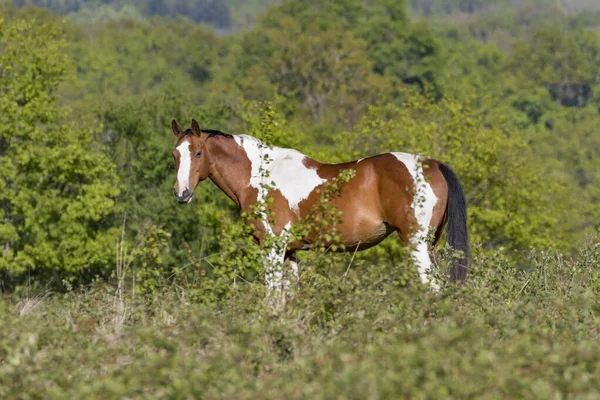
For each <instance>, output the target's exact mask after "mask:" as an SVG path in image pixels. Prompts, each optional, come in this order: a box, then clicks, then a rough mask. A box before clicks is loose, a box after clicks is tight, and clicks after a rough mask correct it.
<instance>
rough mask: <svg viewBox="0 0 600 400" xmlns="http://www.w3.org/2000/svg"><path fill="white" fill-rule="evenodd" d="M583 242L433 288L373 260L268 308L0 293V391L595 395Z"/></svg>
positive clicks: (594, 264) (177, 297)
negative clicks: (280, 309)
mask: <svg viewBox="0 0 600 400" xmlns="http://www.w3.org/2000/svg"><path fill="white" fill-rule="evenodd" d="M598 244H599V243H598V238H595V239H591V240H590V241H589V242H588V243H587V244H586V245H584V246H583V247H581V249H580V253H579V261H576V262H572V261H570V260H566V259H564V258H562V257H561V256H560V255H557V254H555V253H553V252H549V253H548V252H539V251H532V252H531V253H530V254H529V257H530V258H531V259H532V260H534V263H533V265H534V267H533V268H532V269H531V270H529V271H519V270H518V269H515V268H513V266H512V265H511V263H510V262H509V261H508V259H507V258H506V257H505V256H504V255H503V254H502V253H500V252H498V253H495V254H493V255H489V256H482V257H480V258H478V259H477V260H476V261H475V264H476V271H477V272H476V274H475V275H473V276H472V277H471V280H470V282H469V283H468V285H467V287H465V288H463V290H459V291H457V290H455V289H454V288H447V289H445V290H443V291H442V292H440V293H439V294H437V295H435V294H432V293H431V292H429V291H428V290H426V289H424V288H422V287H421V286H420V285H410V286H405V287H398V285H397V284H395V283H394V281H393V276H394V273H395V272H396V271H395V270H390V268H389V267H386V266H385V265H381V266H378V267H377V268H375V267H368V266H364V267H365V268H360V269H358V268H357V267H356V266H354V267H353V268H351V269H350V270H349V271H348V273H347V274H344V272H345V269H343V270H330V271H329V272H328V273H327V274H325V273H323V274H322V275H320V279H318V280H317V277H316V276H315V274H314V273H307V274H304V275H303V276H302V278H301V286H300V288H299V289H298V292H297V294H296V295H295V297H294V298H293V301H291V302H289V303H288V309H287V310H286V312H285V313H282V314H279V315H273V314H272V313H271V312H270V310H269V308H268V306H267V304H265V303H264V302H263V301H262V297H261V296H262V295H261V290H260V287H257V285H254V284H242V285H239V284H238V286H237V287H236V289H234V291H233V294H232V297H231V298H230V299H229V300H228V301H226V302H224V303H223V304H222V305H221V306H219V307H215V306H206V305H201V304H196V303H194V302H190V301H189V297H188V293H187V292H186V291H182V290H178V289H176V288H175V287H169V288H166V289H167V290H166V291H165V292H163V293H161V294H159V295H157V296H156V297H155V298H154V299H153V300H152V301H142V300H141V299H140V298H138V297H132V294H131V293H130V292H126V293H125V295H123V296H122V297H118V296H117V295H116V294H115V290H114V288H112V287H110V286H106V285H96V286H94V287H92V288H91V289H88V290H86V291H79V290H78V291H74V292H72V293H69V294H65V295H55V296H50V297H48V296H38V297H34V296H31V295H30V296H29V297H21V298H18V297H4V298H3V299H2V300H0V312H1V314H2V316H3V317H2V318H3V320H2V321H3V323H2V324H0V360H1V362H0V396H1V397H2V398H17V397H19V398H22V397H43V398H83V399H85V398H98V397H102V398H123V397H127V398H155V397H165V396H167V397H178V398H179V397H182V398H183V397H203V398H217V397H218V398H221V397H236V398H248V399H249V398H265V397H268V398H283V397H286V398H311V399H313V398H332V397H348V398H390V397H398V396H400V397H407V398H414V397H416V398H430V397H435V398H446V397H452V398H467V397H486V398H487V397H494V398H495V397H510V398H515V397H516V398H521V397H532V398H533V397H537V396H543V397H547V398H549V397H553V396H556V395H559V394H560V395H561V396H565V397H596V396H597V395H598V393H599V392H600V387H599V386H598V381H597V379H594V378H595V376H596V375H597V374H598V372H599V371H598V365H599V360H600V348H599V346H598V333H599V332H598V323H599V318H600V314H599V310H598V306H597V302H596V301H595V299H596V298H597V296H598V294H600V292H599V290H600V286H599V283H600V277H599V276H598V265H599V263H600V254H599V253H598V250H599V249H600V247H599V245H598ZM123 310H125V311H123ZM73 365H77V366H78V368H72V366H73Z"/></svg>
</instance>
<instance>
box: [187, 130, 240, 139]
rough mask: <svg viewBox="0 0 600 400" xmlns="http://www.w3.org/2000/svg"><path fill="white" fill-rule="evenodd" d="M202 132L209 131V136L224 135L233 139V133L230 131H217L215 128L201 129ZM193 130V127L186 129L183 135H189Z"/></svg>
mask: <svg viewBox="0 0 600 400" xmlns="http://www.w3.org/2000/svg"><path fill="white" fill-rule="evenodd" d="M200 132H202V133H208V137H213V136H224V137H226V138H228V139H233V135H230V134H229V133H223V132H221V131H217V130H215V129H200ZM192 133H193V132H192V130H191V129H186V130H185V131H184V132H183V136H187V135H191V134H192Z"/></svg>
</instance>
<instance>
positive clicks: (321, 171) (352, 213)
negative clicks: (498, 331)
mask: <svg viewBox="0 0 600 400" xmlns="http://www.w3.org/2000/svg"><path fill="white" fill-rule="evenodd" d="M171 128H172V131H173V134H174V135H175V137H176V138H177V141H176V145H175V149H174V150H173V158H174V159H175V166H176V170H177V179H176V182H175V187H174V189H173V193H174V195H175V197H176V199H177V201H178V202H179V203H183V204H185V203H189V202H191V201H192V197H193V193H194V189H195V188H196V186H197V185H198V184H199V183H200V182H202V181H204V180H205V179H207V178H208V179H210V180H211V181H212V182H213V183H214V184H215V185H216V186H217V187H218V188H219V189H221V190H222V191H223V192H224V193H225V194H226V195H227V196H228V197H229V198H230V199H231V200H232V201H233V202H234V203H235V204H236V205H237V206H238V207H239V208H240V209H241V210H242V211H249V210H252V207H253V206H255V205H256V204H259V203H261V202H262V204H267V206H265V207H267V208H268V210H262V211H261V212H260V213H259V214H258V217H257V218H255V220H252V221H249V223H251V224H253V225H254V240H255V242H257V243H258V244H259V245H260V246H261V248H264V244H265V242H267V241H268V239H270V238H279V239H282V240H283V245H279V246H272V247H271V248H270V249H269V250H268V251H267V254H266V260H267V265H268V268H266V275H265V280H266V284H267V288H268V289H269V290H276V291H281V290H282V288H285V287H286V285H287V284H289V282H284V280H283V272H282V265H283V264H284V262H287V263H289V264H291V267H292V271H293V272H294V274H295V275H296V276H297V274H298V269H297V264H296V261H297V258H296V252H297V251H299V250H308V249H310V248H311V247H312V246H314V245H315V241H316V237H315V235H307V236H306V237H304V238H302V239H294V240H289V241H288V240H287V239H289V237H290V232H291V229H292V227H293V226H294V225H295V224H298V223H301V222H303V221H305V220H306V219H307V218H308V216H309V215H310V213H311V210H313V209H314V207H315V206H316V204H318V203H319V202H320V201H321V196H323V193H324V188H325V186H326V184H327V183H328V182H331V181H332V180H334V179H336V177H338V176H339V175H340V173H341V172H343V171H351V173H352V174H353V177H351V179H349V180H348V181H347V182H345V183H342V187H341V191H340V193H339V194H338V196H336V197H334V198H332V199H331V204H332V205H333V206H334V207H335V209H336V210H339V211H340V212H341V215H342V218H341V221H339V223H337V225H336V226H335V229H336V230H337V232H339V235H340V236H339V240H340V242H341V243H340V244H343V246H341V249H342V251H348V252H350V251H351V252H356V251H359V250H364V249H367V248H370V247H372V246H375V245H376V244H378V243H380V242H381V241H383V240H384V239H385V238H386V237H387V236H389V235H390V234H391V233H393V232H397V233H398V236H399V237H400V240H401V241H402V242H403V243H404V244H405V245H407V246H411V250H410V252H411V258H412V260H413V261H414V264H416V266H417V270H418V274H419V277H420V279H421V281H422V282H423V283H424V284H428V285H430V286H431V287H432V288H433V289H437V288H438V284H437V283H436V281H435V279H431V277H430V276H431V268H432V264H433V263H432V259H431V256H430V250H431V251H432V252H433V251H435V247H436V245H437V244H438V242H439V240H440V237H441V234H442V231H443V228H444V227H445V226H447V235H446V241H447V242H448V244H449V245H450V246H451V247H452V248H453V249H455V250H457V251H458V252H460V256H459V257H457V258H456V259H455V260H454V262H453V263H452V265H451V267H450V273H449V278H450V281H452V282H456V283H458V284H462V283H463V281H464V280H465V279H466V276H467V269H468V264H469V258H470V248H469V235H468V231H467V215H466V202H465V198H464V194H463V190H462V187H461V185H460V183H459V180H458V178H457V177H456V175H455V173H454V172H453V171H452V170H451V169H450V168H449V167H448V166H447V165H445V164H443V163H441V162H439V161H436V160H433V159H429V158H427V157H424V156H421V155H415V154H407V153H400V152H391V153H385V154H379V155H375V156H372V157H368V158H363V159H360V160H356V161H350V162H343V163H336V164H326V163H322V162H319V161H316V160H314V159H312V158H310V157H308V156H306V155H305V154H302V153H301V152H299V151H297V150H294V149H287V148H280V147H272V146H268V145H267V144H265V143H264V142H262V141H260V140H259V139H257V138H255V137H252V136H249V135H231V134H227V133H223V132H220V131H218V130H212V129H201V128H200V126H199V125H198V122H197V121H196V120H192V125H191V128H190V129H186V130H185V131H184V130H183V129H182V128H181V127H180V126H179V124H178V123H177V122H176V121H175V120H173V121H172V124H171ZM267 198H269V200H270V201H269V202H266V199H267ZM267 211H268V212H267ZM267 215H270V218H268V217H267ZM430 232H431V233H432V235H430Z"/></svg>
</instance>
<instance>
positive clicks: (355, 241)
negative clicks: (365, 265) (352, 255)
mask: <svg viewBox="0 0 600 400" xmlns="http://www.w3.org/2000/svg"><path fill="white" fill-rule="evenodd" d="M357 222H358V223H357V224H355V225H354V226H353V227H351V228H350V227H346V229H343V227H342V229H341V232H342V235H341V240H342V243H343V244H344V246H345V247H346V249H347V250H354V249H356V247H357V246H358V249H359V250H364V249H368V248H370V247H373V246H375V245H376V244H379V243H381V242H382V241H383V240H384V239H385V238H386V237H388V236H389V235H390V233H392V232H393V231H394V230H393V229H392V228H391V227H390V226H389V225H388V224H386V223H384V222H383V221H378V222H373V221H368V220H363V221H357ZM348 228H350V229H348Z"/></svg>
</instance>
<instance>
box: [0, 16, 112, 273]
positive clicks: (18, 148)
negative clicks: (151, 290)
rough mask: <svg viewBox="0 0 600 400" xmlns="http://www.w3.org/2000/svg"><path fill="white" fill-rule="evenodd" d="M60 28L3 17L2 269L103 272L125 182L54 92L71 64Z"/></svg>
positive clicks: (0, 100) (0, 56)
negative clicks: (121, 183) (121, 182)
mask: <svg viewBox="0 0 600 400" xmlns="http://www.w3.org/2000/svg"><path fill="white" fill-rule="evenodd" d="M65 44H66V43H65V39H64V36H63V33H62V31H61V27H60V26H58V25H56V24H53V23H43V22H41V21H37V20H31V21H29V20H24V19H14V20H9V21H3V20H0V75H1V79H2V85H1V86H0V205H1V206H0V207H1V208H0V245H1V246H2V257H1V258H0V271H2V272H3V273H5V274H6V273H9V274H10V275H11V276H13V277H15V278H18V277H19V276H20V275H21V274H23V273H24V272H26V271H27V270H30V271H31V274H32V275H35V276H37V277H39V278H40V279H46V278H49V277H56V278H64V279H68V280H76V279H77V278H78V277H80V278H86V279H89V277H90V276H89V275H94V274H97V273H102V272H103V271H104V272H105V271H106V269H107V268H108V267H109V266H110V265H111V259H112V258H113V255H114V244H115V238H116V236H115V233H116V232H115V230H114V229H112V228H111V226H112V220H111V216H112V215H113V213H114V211H115V203H114V198H115V196H116V195H117V194H118V193H119V183H118V180H117V178H116V175H115V170H114V165H113V164H112V163H111V162H110V161H109V160H108V159H107V158H106V157H105V156H104V155H102V153H101V152H100V151H99V148H98V146H97V145H96V144H95V143H94V141H93V135H94V133H97V132H98V130H97V128H96V127H87V126H86V127H75V126H73V125H72V124H69V123H67V122H66V117H67V113H66V111H65V110H64V109H61V108H60V107H59V106H58V104H57V101H56V98H55V97H54V92H55V90H56V87H57V85H58V84H59V82H60V81H61V80H62V79H63V78H64V77H65V74H66V73H67V71H68V70H69V68H70V65H71V60H70V59H69V57H68V56H67V54H66V53H65Z"/></svg>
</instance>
